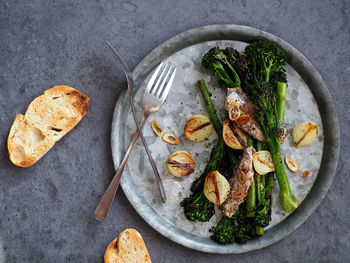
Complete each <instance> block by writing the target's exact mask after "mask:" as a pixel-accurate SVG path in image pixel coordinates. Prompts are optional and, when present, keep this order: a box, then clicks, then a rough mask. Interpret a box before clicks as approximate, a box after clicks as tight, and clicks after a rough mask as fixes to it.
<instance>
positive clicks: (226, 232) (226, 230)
mask: <svg viewBox="0 0 350 263" xmlns="http://www.w3.org/2000/svg"><path fill="white" fill-rule="evenodd" d="M235 228H236V227H235V225H234V222H233V220H232V219H231V218H228V217H223V218H222V219H221V220H220V221H219V223H218V224H217V226H216V227H215V228H213V229H212V230H211V232H212V233H213V235H212V236H211V237H210V238H211V239H212V240H214V241H216V242H218V243H221V244H231V243H233V242H235V231H236V229H235Z"/></svg>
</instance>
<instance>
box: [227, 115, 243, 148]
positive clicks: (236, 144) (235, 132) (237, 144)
mask: <svg viewBox="0 0 350 263" xmlns="http://www.w3.org/2000/svg"><path fill="white" fill-rule="evenodd" d="M222 136H223V138H224V141H225V143H226V144H227V146H228V147H231V148H233V149H236V150H241V149H243V148H246V147H247V136H246V134H245V132H244V131H242V130H241V129H240V128H239V127H238V126H237V124H236V123H234V122H233V121H230V120H225V121H224V127H223V131H222Z"/></svg>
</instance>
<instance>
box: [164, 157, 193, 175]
mask: <svg viewBox="0 0 350 263" xmlns="http://www.w3.org/2000/svg"><path fill="white" fill-rule="evenodd" d="M195 166H196V163H195V162H194V160H193V157H192V155H191V154H189V153H188V152H186V151H177V152H174V153H173V154H172V155H170V156H169V158H168V160H167V162H166V167H167V168H168V170H169V172H170V173H171V174H172V175H174V176H176V177H183V176H186V175H189V174H190V173H192V172H193V171H194V167H195Z"/></svg>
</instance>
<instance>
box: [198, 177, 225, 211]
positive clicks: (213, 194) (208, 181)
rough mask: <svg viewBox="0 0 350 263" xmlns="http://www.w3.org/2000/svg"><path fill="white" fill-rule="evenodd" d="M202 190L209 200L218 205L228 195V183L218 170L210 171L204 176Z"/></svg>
mask: <svg viewBox="0 0 350 263" xmlns="http://www.w3.org/2000/svg"><path fill="white" fill-rule="evenodd" d="M203 192H204V195H205V197H206V198H207V199H208V200H209V201H210V202H212V203H214V204H216V205H218V206H220V205H221V204H222V203H223V202H225V200H226V199H227V197H228V194H229V192H230V184H229V183H228V181H227V180H226V178H225V177H224V176H223V175H221V174H220V173H219V172H218V171H212V172H209V173H208V175H207V177H206V178H205V181H204V190H203Z"/></svg>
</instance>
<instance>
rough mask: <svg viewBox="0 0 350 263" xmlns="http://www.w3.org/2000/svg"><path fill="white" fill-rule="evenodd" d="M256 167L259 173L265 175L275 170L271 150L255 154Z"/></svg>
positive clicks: (254, 163) (254, 162)
mask: <svg viewBox="0 0 350 263" xmlns="http://www.w3.org/2000/svg"><path fill="white" fill-rule="evenodd" d="M253 165H254V169H255V171H256V172H257V173H258V174H261V175H264V174H267V173H270V172H274V171H275V166H274V165H273V161H272V157H271V154H270V152H269V151H259V152H256V153H254V154H253Z"/></svg>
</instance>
